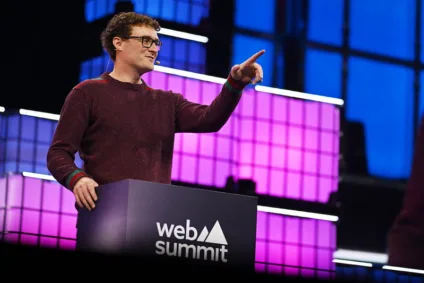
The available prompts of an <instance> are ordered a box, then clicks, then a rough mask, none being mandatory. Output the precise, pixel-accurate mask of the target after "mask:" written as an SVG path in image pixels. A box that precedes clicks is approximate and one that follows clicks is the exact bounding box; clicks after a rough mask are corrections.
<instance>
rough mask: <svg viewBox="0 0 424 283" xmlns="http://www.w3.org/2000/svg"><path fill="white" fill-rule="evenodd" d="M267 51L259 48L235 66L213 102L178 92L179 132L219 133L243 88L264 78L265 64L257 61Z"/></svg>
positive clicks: (177, 120)
mask: <svg viewBox="0 0 424 283" xmlns="http://www.w3.org/2000/svg"><path fill="white" fill-rule="evenodd" d="M264 53H265V50H262V51H259V52H258V53H256V54H254V55H253V56H252V57H250V58H249V59H247V60H246V61H245V62H243V63H242V64H238V65H234V66H233V67H232V68H231V72H230V74H229V75H228V77H227V80H226V82H225V83H224V85H223V86H222V89H221V91H220V93H219V94H218V96H217V97H216V98H215V99H214V100H213V101H212V103H211V104H210V105H202V104H198V103H193V102H190V101H188V100H186V99H184V98H183V96H182V95H177V104H176V131H177V132H193V133H196V132H197V133H199V132H203V133H205V132H217V131H219V130H220V129H221V128H222V127H223V126H224V125H225V123H226V122H227V121H228V119H229V118H230V116H231V114H232V113H233V111H234V109H235V108H236V106H237V104H238V103H239V101H240V98H241V93H242V91H243V89H244V88H245V87H246V86H247V85H248V84H249V83H252V84H256V83H257V82H259V81H262V79H263V70H262V67H261V66H260V65H259V64H258V63H256V60H257V59H258V58H259V57H260V56H262V55H263V54H264Z"/></svg>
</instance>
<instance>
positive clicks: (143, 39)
mask: <svg viewBox="0 0 424 283" xmlns="http://www.w3.org/2000/svg"><path fill="white" fill-rule="evenodd" d="M124 38H134V39H138V40H140V41H141V44H143V46H144V47H146V48H150V47H152V45H153V43H154V44H155V45H156V47H157V48H158V50H160V48H161V46H162V41H160V40H159V39H156V40H154V39H152V38H151V37H148V36H125V37H124Z"/></svg>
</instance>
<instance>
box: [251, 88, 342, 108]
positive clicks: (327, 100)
mask: <svg viewBox="0 0 424 283" xmlns="http://www.w3.org/2000/svg"><path fill="white" fill-rule="evenodd" d="M255 90H256V91H262V92H268V93H272V94H276V95H281V96H287V97H294V98H301V99H305V100H313V101H318V102H323V103H328V104H334V105H340V106H341V105H343V104H344V101H343V99H340V98H333V97H328V96H322V95H317V94H310V93H304V92H299V91H293V90H288V89H280V88H273V87H268V86H262V85H257V86H255Z"/></svg>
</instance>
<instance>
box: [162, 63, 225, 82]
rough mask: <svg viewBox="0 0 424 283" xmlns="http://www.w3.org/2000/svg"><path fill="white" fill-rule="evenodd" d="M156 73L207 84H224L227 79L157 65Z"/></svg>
mask: <svg viewBox="0 0 424 283" xmlns="http://www.w3.org/2000/svg"><path fill="white" fill-rule="evenodd" d="M155 71H158V72H161V73H166V74H170V75H177V76H181V77H185V78H190V79H196V80H200V81H205V82H211V83H218V84H224V83H225V81H226V79H223V78H218V77H213V76H208V75H203V74H198V73H193V72H189V71H183V70H178V69H173V68H169V67H163V66H158V65H155Z"/></svg>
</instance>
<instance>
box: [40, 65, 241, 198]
mask: <svg viewBox="0 0 424 283" xmlns="http://www.w3.org/2000/svg"><path fill="white" fill-rule="evenodd" d="M245 86H246V85H245V84H242V83H241V82H239V81H235V80H234V79H232V78H231V76H228V78H227V81H226V83H225V84H224V85H223V87H222V90H221V92H220V93H219V94H218V95H217V97H216V98H215V100H214V101H213V102H212V103H211V105H200V104H197V103H193V102H189V101H187V100H186V99H185V98H184V97H183V95H182V94H178V93H173V92H172V91H163V90H155V89H151V88H149V87H148V86H147V85H146V83H145V82H144V81H143V84H131V83H125V82H121V81H118V80H115V79H114V78H112V77H111V76H109V75H108V74H107V73H104V74H102V75H101V76H100V77H99V78H96V79H91V80H86V81H83V82H81V83H80V84H78V85H77V86H75V87H74V88H73V89H72V90H71V92H70V93H69V94H68V96H67V97H66V100H65V103H64V105H63V108H62V110H61V113H60V119H59V122H58V125H57V128H56V132H55V134H54V137H53V141H52V144H51V146H50V148H49V151H48V154H47V167H48V169H49V171H50V172H51V174H52V175H53V177H54V178H55V179H56V180H57V181H58V182H59V183H60V184H62V185H63V186H65V187H66V188H68V189H71V190H72V188H73V186H74V184H75V183H76V181H78V180H79V179H80V178H81V177H84V176H90V177H91V178H93V179H94V180H95V181H96V182H97V183H98V184H99V185H101V184H106V183H110V182H115V181H119V180H123V179H138V180H145V181H152V182H159V183H170V182H171V166H172V156H173V148H174V135H175V133H177V132H196V133H200V132H216V131H219V130H220V129H221V127H222V126H223V125H224V124H225V123H226V122H227V120H228V119H229V117H230V116H231V114H232V112H233V111H234V109H235V107H236V106H237V104H238V102H239V101H240V98H241V91H242V90H243V88H244V87H245ZM188 91H190V90H188ZM192 91H197V90H192ZM76 152H79V154H80V157H81V159H82V160H83V161H84V166H83V168H78V167H77V166H76V165H75V163H74V160H75V157H74V154H75V153H76Z"/></svg>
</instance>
